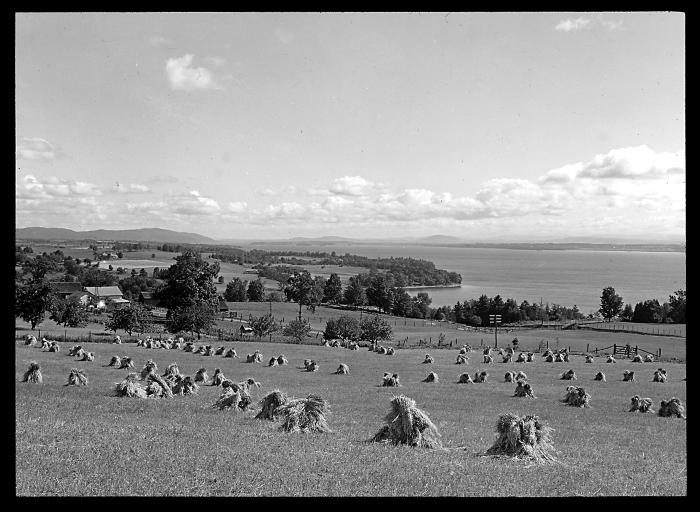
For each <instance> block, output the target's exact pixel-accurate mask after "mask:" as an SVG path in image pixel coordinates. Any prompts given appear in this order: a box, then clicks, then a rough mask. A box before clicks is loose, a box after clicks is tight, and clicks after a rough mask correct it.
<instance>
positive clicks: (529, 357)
mask: <svg viewBox="0 0 700 512" xmlns="http://www.w3.org/2000/svg"><path fill="white" fill-rule="evenodd" d="M534 359H535V354H534V353H533V352H528V353H527V362H528V363H531V362H533V361H534Z"/></svg>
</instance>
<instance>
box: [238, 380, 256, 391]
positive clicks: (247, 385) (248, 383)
mask: <svg viewBox="0 0 700 512" xmlns="http://www.w3.org/2000/svg"><path fill="white" fill-rule="evenodd" d="M238 386H239V387H240V388H241V389H245V390H246V391H247V390H248V389H250V388H252V387H256V388H259V387H260V383H259V382H257V381H256V380H255V379H246V380H244V381H243V382H239V383H238Z"/></svg>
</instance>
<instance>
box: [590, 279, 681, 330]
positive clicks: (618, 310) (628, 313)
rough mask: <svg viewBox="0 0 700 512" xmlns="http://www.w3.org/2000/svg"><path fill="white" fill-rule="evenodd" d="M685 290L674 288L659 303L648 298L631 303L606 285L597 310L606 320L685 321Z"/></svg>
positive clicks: (643, 321) (640, 321)
mask: <svg viewBox="0 0 700 512" xmlns="http://www.w3.org/2000/svg"><path fill="white" fill-rule="evenodd" d="M685 299H686V291H685V290H676V291H675V292H674V294H673V295H669V297H668V302H664V303H663V304H660V303H659V301H658V299H648V300H643V301H640V302H637V303H636V304H635V305H634V307H632V304H625V303H624V301H623V299H622V297H621V296H620V295H618V294H617V293H616V292H615V288H613V287H612V286H608V287H606V288H604V289H603V292H602V294H601V296H600V309H599V310H598V311H599V312H600V314H601V315H602V316H603V318H604V319H605V320H607V321H612V320H614V319H617V320H620V321H622V322H639V323H677V324H684V323H686V314H685V309H686V304H685Z"/></svg>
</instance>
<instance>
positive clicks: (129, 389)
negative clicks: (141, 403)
mask: <svg viewBox="0 0 700 512" xmlns="http://www.w3.org/2000/svg"><path fill="white" fill-rule="evenodd" d="M115 391H116V394H117V396H125V397H129V398H146V397H147V396H148V395H147V394H146V388H144V387H143V386H142V385H141V383H140V382H139V381H138V375H136V373H130V374H129V375H127V376H126V378H125V379H124V380H123V381H121V382H119V383H117V384H116V385H115Z"/></svg>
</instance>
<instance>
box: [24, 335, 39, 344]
mask: <svg viewBox="0 0 700 512" xmlns="http://www.w3.org/2000/svg"><path fill="white" fill-rule="evenodd" d="M34 343H36V336H34V335H32V334H27V335H26V336H25V337H24V344H25V345H30V346H31V345H34Z"/></svg>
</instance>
